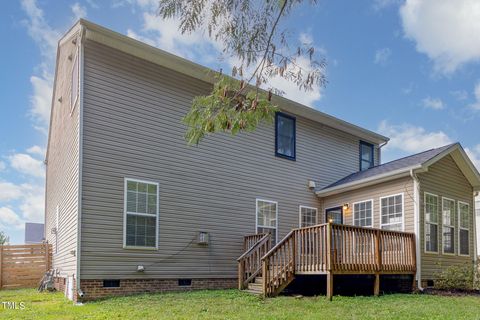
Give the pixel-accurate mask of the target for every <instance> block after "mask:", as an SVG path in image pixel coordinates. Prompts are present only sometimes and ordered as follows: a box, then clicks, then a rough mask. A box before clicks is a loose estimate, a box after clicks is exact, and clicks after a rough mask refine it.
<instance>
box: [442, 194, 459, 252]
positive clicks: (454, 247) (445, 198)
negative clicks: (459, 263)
mask: <svg viewBox="0 0 480 320" xmlns="http://www.w3.org/2000/svg"><path fill="white" fill-rule="evenodd" d="M443 200H448V201H453V208H454V210H455V211H456V205H455V202H456V201H455V199H451V198H447V197H442V232H441V234H442V242H441V243H442V254H443V255H446V256H455V255H456V253H457V250H456V246H455V213H456V212H454V213H453V220H454V221H453V224H452V225H446V224H444V223H443ZM444 226H445V227H450V228H452V227H453V253H450V252H445V250H444V249H445V246H444V245H443V227H444Z"/></svg>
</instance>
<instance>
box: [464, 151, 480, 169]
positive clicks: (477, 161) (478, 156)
mask: <svg viewBox="0 0 480 320" xmlns="http://www.w3.org/2000/svg"><path fill="white" fill-rule="evenodd" d="M465 152H466V153H467V155H468V157H469V158H470V160H472V162H473V164H474V165H475V167H477V169H478V170H479V171H480V144H477V145H476V146H474V147H473V148H465Z"/></svg>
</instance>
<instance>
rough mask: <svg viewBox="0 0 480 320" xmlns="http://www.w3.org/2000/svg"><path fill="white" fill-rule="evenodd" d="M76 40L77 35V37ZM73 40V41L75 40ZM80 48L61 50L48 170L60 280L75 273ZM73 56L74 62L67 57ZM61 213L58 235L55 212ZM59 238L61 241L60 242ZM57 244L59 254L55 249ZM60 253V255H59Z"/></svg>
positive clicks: (51, 238)
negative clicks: (75, 94)
mask: <svg viewBox="0 0 480 320" xmlns="http://www.w3.org/2000/svg"><path fill="white" fill-rule="evenodd" d="M75 36H76V35H75ZM72 39H73V38H72ZM76 53H77V46H76V45H75V44H73V43H72V41H71V39H68V40H67V41H65V42H64V44H63V45H62V46H60V48H59V50H58V55H59V56H58V64H57V70H56V80H55V88H54V96H53V107H52V115H51V122H50V135H49V144H48V155H47V158H46V160H47V167H46V208H45V210H46V211H45V236H46V239H47V241H48V242H49V243H51V244H52V245H53V268H56V269H58V270H59V272H60V276H62V277H64V276H69V275H72V274H75V273H76V265H77V258H76V255H75V252H74V254H72V250H73V251H76V250H77V226H78V223H77V219H78V182H79V180H78V176H79V141H78V132H79V107H78V104H79V101H78V99H77V103H76V106H75V108H74V109H73V113H71V111H72V108H71V106H70V92H71V90H70V89H71V76H72V74H71V72H72V66H73V61H74V60H75V54H76ZM70 55H71V57H72V59H71V60H70V59H69V58H68V57H69V56H70ZM57 206H58V209H59V221H58V231H57V235H55V234H52V229H53V228H56V226H57V221H56V216H57V215H56V210H57ZM57 237H58V239H57ZM57 243H58V250H57V248H56V246H57ZM57 251H58V252H57Z"/></svg>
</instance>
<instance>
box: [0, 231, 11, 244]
mask: <svg viewBox="0 0 480 320" xmlns="http://www.w3.org/2000/svg"><path fill="white" fill-rule="evenodd" d="M9 241H10V238H9V237H8V236H7V234H6V233H5V232H3V231H0V246H2V245H6V244H8V242H9Z"/></svg>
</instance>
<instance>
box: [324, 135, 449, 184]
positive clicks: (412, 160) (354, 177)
mask: <svg viewBox="0 0 480 320" xmlns="http://www.w3.org/2000/svg"><path fill="white" fill-rule="evenodd" d="M454 144H455V143H453V144H449V145H446V146H443V147H440V148H435V149H430V150H427V151H424V152H420V153H417V154H414V155H411V156H408V157H405V158H401V159H397V160H393V161H390V162H387V163H384V164H381V165H379V166H376V167H373V168H370V169H367V170H364V171H359V172H355V173H352V174H351V175H348V176H346V177H345V178H342V179H340V180H338V181H336V182H334V183H332V184H330V185H328V186H326V187H325V188H323V189H320V190H319V191H321V190H325V189H330V188H333V187H337V186H341V185H343V184H347V183H351V182H355V181H359V180H363V179H366V178H371V177H375V176H378V175H382V174H386V173H388V172H393V171H397V170H401V169H405V168H409V167H412V166H415V165H421V164H423V163H424V162H426V161H428V160H430V159H432V158H433V157H435V156H437V155H438V154H440V153H442V152H443V151H445V150H446V149H448V148H450V147H451V146H453V145H454Z"/></svg>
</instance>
